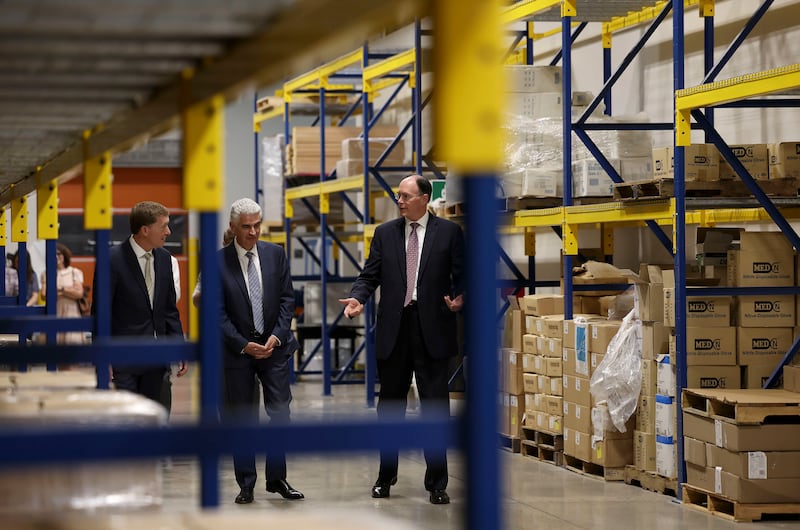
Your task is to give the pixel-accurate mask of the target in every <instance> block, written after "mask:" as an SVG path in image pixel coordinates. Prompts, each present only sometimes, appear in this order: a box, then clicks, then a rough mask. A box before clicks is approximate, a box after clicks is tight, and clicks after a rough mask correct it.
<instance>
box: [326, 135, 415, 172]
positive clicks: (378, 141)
mask: <svg viewBox="0 0 800 530" xmlns="http://www.w3.org/2000/svg"><path fill="white" fill-rule="evenodd" d="M327 132H328V131H327V129H326V130H325V133H326V134H327ZM394 140H395V138H394V137H390V138H380V137H374V136H372V135H371V134H370V136H369V163H370V165H374V164H375V163H376V162H377V161H378V158H380V157H381V156H382V155H383V152H384V151H386V149H387V148H388V147H389V146H390V145H392V143H393V142H394ZM341 154H342V159H344V160H358V161H360V162H363V160H364V139H363V138H345V139H344V140H342V153H341ZM404 161H405V143H404V142H397V144H395V146H394V147H393V148H392V151H391V152H390V153H389V154H388V155H387V157H386V160H385V161H384V162H383V165H384V166H402V165H403V163H404ZM339 176H342V175H339Z"/></svg>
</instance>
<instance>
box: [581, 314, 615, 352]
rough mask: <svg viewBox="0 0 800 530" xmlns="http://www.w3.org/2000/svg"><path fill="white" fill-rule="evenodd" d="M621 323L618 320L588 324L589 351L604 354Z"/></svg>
mask: <svg viewBox="0 0 800 530" xmlns="http://www.w3.org/2000/svg"><path fill="white" fill-rule="evenodd" d="M621 325H622V322H621V321H619V320H607V321H605V322H600V321H598V322H590V323H589V344H588V347H589V351H590V352H597V353H606V349H607V348H608V344H609V343H610V342H611V339H613V338H614V336H615V335H616V334H617V332H618V331H619V327H620V326H621Z"/></svg>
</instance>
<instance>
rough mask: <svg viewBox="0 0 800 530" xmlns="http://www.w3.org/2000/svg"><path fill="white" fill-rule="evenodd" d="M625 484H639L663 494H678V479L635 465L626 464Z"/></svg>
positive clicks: (673, 495)
mask: <svg viewBox="0 0 800 530" xmlns="http://www.w3.org/2000/svg"><path fill="white" fill-rule="evenodd" d="M625 484H629V485H632V486H639V487H640V488H642V489H645V490H647V491H652V492H655V493H660V494H662V495H670V496H672V497H677V496H678V479H675V478H667V477H662V476H661V475H656V474H655V473H653V472H652V471H643V470H641V469H636V467H634V466H625Z"/></svg>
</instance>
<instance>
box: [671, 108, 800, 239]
mask: <svg viewBox="0 0 800 530" xmlns="http://www.w3.org/2000/svg"><path fill="white" fill-rule="evenodd" d="M692 116H693V117H694V119H695V120H696V121H697V123H699V124H700V125H701V126H702V127H703V129H705V131H706V136H707V137H708V138H709V139H710V140H711V142H712V143H713V144H714V145H716V146H717V149H718V150H719V152H720V154H721V155H722V156H723V157H724V158H725V161H726V162H728V164H730V165H731V167H732V168H733V170H734V171H735V172H736V174H737V175H739V178H741V179H742V182H744V185H745V186H747V189H748V190H750V193H752V194H753V196H754V197H755V198H756V199H757V200H758V202H759V203H760V204H761V207H762V208H764V210H766V212H767V214H768V215H769V216H770V218H771V219H772V221H773V222H774V223H775V224H776V225H778V228H780V230H781V232H783V234H784V235H785V236H786V238H787V239H788V240H789V243H791V245H792V246H793V247H794V249H795V252H798V251H800V237H798V236H797V232H795V231H794V228H792V225H791V224H789V221H787V220H786V218H785V217H784V216H783V214H782V213H781V211H780V210H779V209H778V207H777V206H775V203H773V202H772V200H771V199H770V198H769V197H768V196H767V194H766V193H764V191H763V190H762V189H761V187H760V186H759V185H758V183H757V182H756V181H755V180H754V179H753V177H752V176H751V175H750V173H749V172H748V171H747V169H745V167H744V166H743V165H742V163H741V162H740V161H739V159H738V158H736V156H734V154H733V153H732V152H731V150H730V148H729V147H728V144H727V143H726V142H725V141H724V140H723V139H722V137H721V136H720V135H719V133H718V132H717V131H716V129H714V127H713V126H712V125H711V124H710V123H709V122H708V120H706V118H705V116H704V115H703V113H702V112H700V111H698V110H693V111H692ZM676 163H677V162H676ZM676 193H677V192H676Z"/></svg>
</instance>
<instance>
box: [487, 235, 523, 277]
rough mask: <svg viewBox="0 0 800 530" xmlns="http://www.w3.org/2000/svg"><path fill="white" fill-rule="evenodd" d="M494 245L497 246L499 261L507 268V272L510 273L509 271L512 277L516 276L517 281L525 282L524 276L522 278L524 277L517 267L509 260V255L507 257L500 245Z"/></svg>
mask: <svg viewBox="0 0 800 530" xmlns="http://www.w3.org/2000/svg"><path fill="white" fill-rule="evenodd" d="M495 244H496V245H497V252H498V254H499V255H500V260H501V261H502V262H503V263H505V264H506V266H507V267H508V270H510V271H511V274H513V275H514V276H516V277H517V279H518V280H523V281H527V278H525V276H524V275H523V274H522V273H521V272H520V270H519V269H518V268H517V266H516V265H515V264H514V262H513V261H512V260H511V258H510V257H509V255H508V254H507V253H506V251H505V250H504V249H503V247H501V246H500V243H495Z"/></svg>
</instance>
